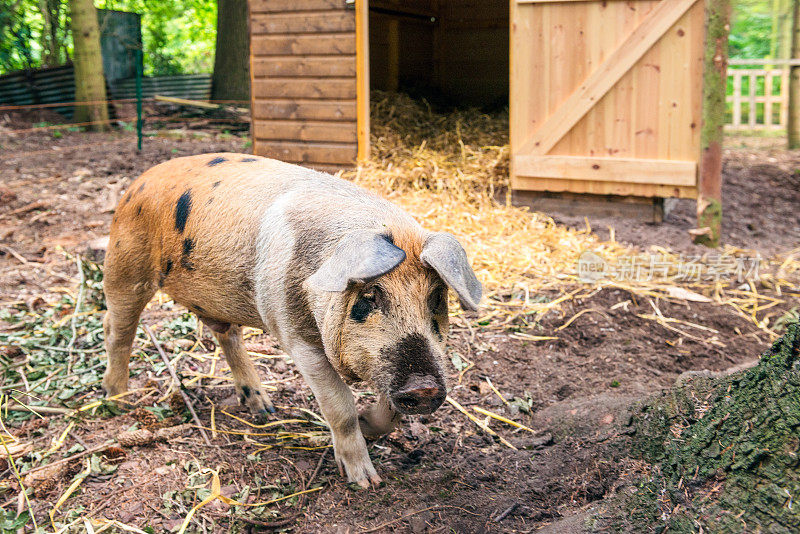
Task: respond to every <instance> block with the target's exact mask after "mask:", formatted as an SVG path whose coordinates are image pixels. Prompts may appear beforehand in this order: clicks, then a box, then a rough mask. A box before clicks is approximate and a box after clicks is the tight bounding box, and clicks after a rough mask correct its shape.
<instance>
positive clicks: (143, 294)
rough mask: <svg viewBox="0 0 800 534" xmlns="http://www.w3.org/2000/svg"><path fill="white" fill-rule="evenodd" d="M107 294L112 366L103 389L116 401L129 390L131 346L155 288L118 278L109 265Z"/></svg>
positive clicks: (105, 324) (106, 322)
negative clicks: (141, 316) (140, 318)
mask: <svg viewBox="0 0 800 534" xmlns="http://www.w3.org/2000/svg"><path fill="white" fill-rule="evenodd" d="M111 265H113V264H111ZM104 291H105V294H106V306H107V307H108V311H107V312H106V316H105V318H104V319H103V330H104V332H105V342H106V353H107V354H108V364H107V367H106V372H105V375H104V376H103V389H105V391H106V393H107V394H108V396H110V397H113V396H114V395H119V394H120V393H125V392H126V391H127V390H128V364H129V363H130V359H131V346H132V345H133V340H134V338H135V337H136V328H137V326H138V325H139V316H140V315H141V313H142V310H144V307H145V306H146V305H147V303H148V302H149V301H150V299H151V298H152V297H153V295H154V294H155V287H154V285H153V284H151V283H148V282H147V281H139V282H136V283H131V281H130V280H129V279H126V277H125V276H124V275H123V276H117V271H115V269H114V268H113V267H112V266H110V265H109V263H108V262H106V277H105V281H104Z"/></svg>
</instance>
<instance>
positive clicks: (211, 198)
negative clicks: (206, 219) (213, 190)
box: [206, 197, 214, 206]
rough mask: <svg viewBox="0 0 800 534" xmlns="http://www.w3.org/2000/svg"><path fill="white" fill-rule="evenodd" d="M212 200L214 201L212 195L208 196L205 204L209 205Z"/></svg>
mask: <svg viewBox="0 0 800 534" xmlns="http://www.w3.org/2000/svg"><path fill="white" fill-rule="evenodd" d="M212 202H214V197H208V200H206V204H208V205H209V206H210V205H211V203H212Z"/></svg>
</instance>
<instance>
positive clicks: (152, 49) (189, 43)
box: [0, 0, 217, 76]
mask: <svg viewBox="0 0 800 534" xmlns="http://www.w3.org/2000/svg"><path fill="white" fill-rule="evenodd" d="M95 5H96V6H97V7H98V8H99V9H114V10H118V11H130V12H135V13H140V14H141V15H142V41H143V43H142V46H143V48H144V68H145V75H148V76H158V75H170V74H181V73H198V72H211V71H212V69H213V63H214V48H215V45H216V42H215V41H216V27H217V2H216V1H214V0H103V1H98V2H97V3H96V4H95ZM43 10H46V11H47V13H48V16H47V17H45V14H44V11H43ZM46 19H47V20H51V21H52V24H51V26H50V27H49V28H48V26H47V24H46V23H45V20H46ZM71 41H72V39H71V33H70V27H69V7H68V2H67V0H18V1H15V0H0V74H4V73H6V72H12V71H15V70H20V69H29V68H39V67H42V66H45V64H47V65H50V66H52V65H59V64H63V63H65V62H66V61H67V60H68V59H70V57H71V55H72V42H71ZM48 50H51V52H48Z"/></svg>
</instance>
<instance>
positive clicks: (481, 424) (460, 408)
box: [445, 395, 519, 451]
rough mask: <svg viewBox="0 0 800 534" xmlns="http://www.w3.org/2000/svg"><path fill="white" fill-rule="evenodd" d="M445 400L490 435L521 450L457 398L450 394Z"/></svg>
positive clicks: (508, 445)
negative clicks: (473, 413)
mask: <svg viewBox="0 0 800 534" xmlns="http://www.w3.org/2000/svg"><path fill="white" fill-rule="evenodd" d="M445 400H447V402H449V403H450V404H451V405H452V406H453V407H454V408H455V409H456V410H458V411H459V412H461V413H463V414H464V415H466V416H467V418H468V419H469V420H470V421H472V422H473V423H475V424H476V425H478V428H480V429H481V430H483V431H484V432H486V433H487V434H489V435H490V436H494V437H496V438H497V439H499V440H500V442H501V443H502V444H503V445H505V446H506V447H508V448H510V449H514V450H515V451H516V450H519V449H517V448H516V447H515V446H514V445H512V444H511V443H509V442H508V441H507V440H506V439H505V438H503V436H501V435H500V434H498V433H497V432H495V431H494V430H492V429H491V428H489V427H488V426H486V424H485V423H484V422H483V421H481V420H480V419H478V418H477V417H475V416H474V415H472V414H471V413H469V412H468V411H467V409H466V408H464V407H463V406H461V404H459V403H458V401H457V400H455V399H454V398H452V397H451V396H450V395H448V396H447V397H446V398H445Z"/></svg>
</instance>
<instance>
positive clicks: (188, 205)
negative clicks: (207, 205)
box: [175, 190, 192, 233]
mask: <svg viewBox="0 0 800 534" xmlns="http://www.w3.org/2000/svg"><path fill="white" fill-rule="evenodd" d="M191 211H192V192H191V190H187V191H185V192H184V193H183V194H182V195H181V198H179V199H178V203H177V204H176V205H175V229H176V230H178V232H180V233H183V231H184V229H185V228H186V221H187V220H188V219H189V213H191Z"/></svg>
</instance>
